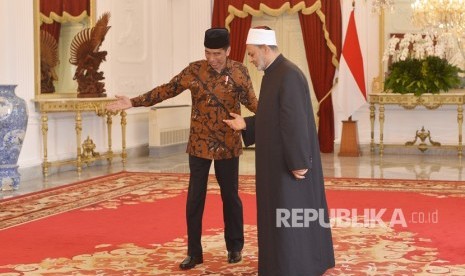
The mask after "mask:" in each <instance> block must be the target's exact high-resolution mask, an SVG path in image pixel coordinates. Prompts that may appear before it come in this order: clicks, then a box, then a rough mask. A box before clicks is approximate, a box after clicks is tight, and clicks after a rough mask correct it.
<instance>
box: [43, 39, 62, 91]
mask: <svg viewBox="0 0 465 276" xmlns="http://www.w3.org/2000/svg"><path fill="white" fill-rule="evenodd" d="M40 49H41V51H40V69H41V72H40V73H41V74H40V75H41V81H40V82H41V85H40V86H41V91H42V93H53V92H55V86H54V84H53V82H54V81H57V80H58V75H57V73H56V71H55V67H56V66H57V65H58V63H60V61H59V59H58V43H57V41H56V39H55V38H54V37H53V36H52V35H51V34H50V33H49V32H47V31H44V30H41V31H40Z"/></svg>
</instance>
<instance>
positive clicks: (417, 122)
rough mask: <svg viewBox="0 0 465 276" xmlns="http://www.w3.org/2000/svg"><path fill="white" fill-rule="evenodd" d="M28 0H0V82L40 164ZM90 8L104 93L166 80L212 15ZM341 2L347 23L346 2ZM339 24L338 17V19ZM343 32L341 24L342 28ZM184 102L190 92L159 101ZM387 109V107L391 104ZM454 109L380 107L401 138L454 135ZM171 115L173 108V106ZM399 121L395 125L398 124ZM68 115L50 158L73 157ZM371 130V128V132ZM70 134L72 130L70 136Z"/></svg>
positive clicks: (374, 48) (371, 23) (369, 43)
mask: <svg viewBox="0 0 465 276" xmlns="http://www.w3.org/2000/svg"><path fill="white" fill-rule="evenodd" d="M32 1H33V0H16V1H11V0H0V37H1V38H2V43H0V64H1V66H0V83H2V84H18V87H17V89H16V94H17V95H18V96H20V97H22V98H23V99H25V100H26V101H27V103H28V109H29V123H28V129H27V132H26V138H25V143H24V145H23V150H22V152H21V155H20V159H19V165H20V166H21V167H22V168H28V167H36V166H40V164H41V162H42V137H41V131H40V117H39V114H38V113H37V112H36V111H35V107H34V105H33V103H32V99H33V98H34V58H33V50H34V43H33V16H32V15H33V8H32V7H33V5H32ZM97 2H98V3H97V13H98V14H101V13H103V12H107V11H108V12H110V13H111V19H110V25H111V29H110V31H109V33H108V35H107V38H106V39H105V41H104V43H103V46H102V49H103V50H107V51H108V56H107V61H106V62H104V63H103V64H102V70H103V71H104V76H105V78H106V89H107V93H108V95H109V96H110V97H112V96H113V95H117V94H124V95H127V96H129V97H132V96H136V95H139V94H141V93H143V92H146V91H148V90H150V89H152V88H153V87H155V86H157V85H159V84H162V83H165V82H167V81H169V80H170V79H171V77H172V76H174V75H175V74H176V73H178V72H179V71H180V70H181V69H182V68H184V67H185V66H186V65H187V64H188V62H190V61H194V60H197V59H201V58H203V57H204V53H203V34H204V31H205V29H207V28H208V27H209V26H210V22H211V10H212V1H211V0H175V1H174V0H156V1H153V0H152V1H151V0H138V1H129V0H98V1H97ZM345 2H350V1H342V3H343V16H344V23H345V24H346V22H347V18H348V14H349V12H350V5H346V3H345ZM370 9H371V1H363V0H357V12H356V18H357V23H358V30H359V36H360V43H361V47H362V52H363V55H364V58H365V60H364V62H365V72H366V75H365V79H366V82H367V84H366V85H367V88H368V91H369V92H371V82H372V80H373V78H374V77H375V76H376V75H377V74H378V18H377V16H376V15H373V14H371V13H370ZM344 26H345V25H344ZM344 32H345V30H344ZM173 104H190V95H189V92H185V93H183V94H182V95H180V96H178V97H176V98H174V99H171V100H168V101H166V102H164V103H162V104H161V105H173ZM391 109H393V110H391ZM454 114H455V110H454V109H448V110H447V109H446V110H444V111H437V112H431V111H424V109H419V111H416V112H412V111H403V110H402V109H400V108H387V110H386V125H385V141H386V142H405V140H406V139H410V137H413V134H414V130H417V129H418V128H419V127H421V126H422V125H425V127H427V128H428V127H430V128H432V129H433V128H434V131H433V130H432V134H433V135H435V134H436V133H437V134H436V135H440V136H441V137H434V136H433V138H436V140H438V141H440V142H443V143H455V142H456V140H457V138H456V137H457V131H456V129H457V127H456V120H455V117H454ZM353 118H354V119H356V120H358V122H359V125H358V128H359V129H358V130H359V138H360V143H361V144H368V143H369V140H370V124H369V111H368V106H365V107H363V108H361V109H360V110H359V111H358V112H357V113H356V114H354V116H353ZM172 119H173V120H176V114H173V117H172ZM342 119H344V118H340V111H339V110H337V109H336V110H335V121H336V141H335V142H336V143H339V141H340V130H341V125H340V121H341V120H342ZM401 123H402V128H400V126H401ZM118 124H119V121H118V120H115V121H114V128H113V148H114V150H116V151H118V150H120V149H121V139H120V136H119V133H120V132H119V131H120V129H119V128H118V127H117V126H118ZM127 130H128V131H127V147H128V148H129V149H131V148H136V147H139V146H142V145H146V144H148V136H149V135H148V109H147V108H134V109H131V110H129V111H128V126H127ZM74 133H75V131H74V117H73V115H72V114H51V115H50V119H49V152H48V153H49V159H50V160H52V161H53V160H61V159H67V158H71V157H74V155H75V148H76V145H75V143H76V141H75V139H74V136H73V135H74ZM87 135H90V136H91V137H92V138H93V139H94V142H95V143H96V144H97V147H98V148H97V150H99V151H100V150H103V149H105V148H106V146H107V144H106V138H107V137H106V131H105V122H104V121H103V120H101V119H100V118H96V117H95V116H93V115H85V116H84V118H83V136H82V137H83V138H85V137H86V136H87ZM376 135H378V133H376ZM70 137H72V138H70Z"/></svg>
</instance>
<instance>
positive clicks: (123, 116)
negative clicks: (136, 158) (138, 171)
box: [120, 110, 127, 168]
mask: <svg viewBox="0 0 465 276" xmlns="http://www.w3.org/2000/svg"><path fill="white" fill-rule="evenodd" d="M120 115H121V144H122V145H121V146H122V150H121V159H122V161H123V168H124V167H125V166H126V157H127V153H126V125H127V120H126V111H124V110H121V113H120Z"/></svg>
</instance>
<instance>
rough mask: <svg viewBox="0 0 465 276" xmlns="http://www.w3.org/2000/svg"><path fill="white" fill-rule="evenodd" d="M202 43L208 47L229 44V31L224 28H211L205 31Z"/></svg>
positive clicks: (213, 47)
mask: <svg viewBox="0 0 465 276" xmlns="http://www.w3.org/2000/svg"><path fill="white" fill-rule="evenodd" d="M203 45H204V46H205V47H206V48H209V49H220V48H224V47H227V46H229V32H228V30H227V29H225V28H211V29H208V30H206V31H205V40H204V42H203Z"/></svg>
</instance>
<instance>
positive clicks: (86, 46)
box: [69, 13, 110, 98]
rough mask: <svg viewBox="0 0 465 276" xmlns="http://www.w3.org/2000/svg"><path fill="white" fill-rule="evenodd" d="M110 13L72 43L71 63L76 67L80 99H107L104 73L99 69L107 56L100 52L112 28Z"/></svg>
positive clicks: (83, 31)
mask: <svg viewBox="0 0 465 276" xmlns="http://www.w3.org/2000/svg"><path fill="white" fill-rule="evenodd" d="M109 19H110V14H109V13H104V14H103V15H102V16H101V17H100V19H99V20H98V21H97V23H96V24H95V26H94V27H93V28H86V29H84V30H82V31H80V32H79V33H78V34H77V35H76V36H75V37H74V39H73V41H72V42H71V58H70V59H69V62H70V63H71V64H73V65H76V73H75V74H74V78H73V79H75V80H76V81H77V83H78V89H77V90H78V97H79V98H96V97H106V96H107V95H106V94H105V83H104V82H101V80H103V79H105V78H104V77H103V72H99V71H98V70H99V67H100V64H101V63H102V61H104V60H105V57H106V55H107V52H106V51H99V48H100V46H101V45H102V43H103V40H104V39H105V35H106V34H107V32H108V30H109V29H110V27H109V26H108V21H109Z"/></svg>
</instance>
